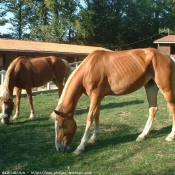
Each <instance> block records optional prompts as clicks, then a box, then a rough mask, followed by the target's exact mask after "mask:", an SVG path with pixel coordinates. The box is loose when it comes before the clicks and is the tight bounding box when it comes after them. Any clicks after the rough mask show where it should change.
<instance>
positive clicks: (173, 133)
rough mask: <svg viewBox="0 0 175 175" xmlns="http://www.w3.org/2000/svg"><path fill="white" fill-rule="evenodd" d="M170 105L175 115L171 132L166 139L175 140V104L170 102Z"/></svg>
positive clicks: (174, 115)
mask: <svg viewBox="0 0 175 175" xmlns="http://www.w3.org/2000/svg"><path fill="white" fill-rule="evenodd" d="M168 104H169V107H170V109H171V111H172V116H173V126H172V131H171V133H170V134H169V135H168V136H167V138H166V140H167V141H170V142H171V141H173V140H174V139H175V104H174V103H171V102H169V103H168Z"/></svg>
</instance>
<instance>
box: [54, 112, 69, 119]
mask: <svg viewBox="0 0 175 175" xmlns="http://www.w3.org/2000/svg"><path fill="white" fill-rule="evenodd" d="M54 112H55V114H57V115H59V116H61V117H63V118H67V119H69V115H67V114H65V113H63V112H60V111H57V110H54Z"/></svg>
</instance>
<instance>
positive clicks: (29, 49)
mask: <svg viewBox="0 0 175 175" xmlns="http://www.w3.org/2000/svg"><path fill="white" fill-rule="evenodd" d="M94 50H108V49H105V48H102V47H93V46H81V45H71V44H59V43H48V42H34V41H23V40H13V39H0V70H7V68H8V66H9V64H10V63H11V62H12V61H13V60H14V59H15V58H17V57H18V56H28V57H41V56H48V55H54V56H58V57H59V58H61V59H66V60H67V61H68V62H69V63H72V62H77V61H82V60H83V59H84V58H85V57H86V56H87V55H88V54H89V53H91V52H92V51H94Z"/></svg>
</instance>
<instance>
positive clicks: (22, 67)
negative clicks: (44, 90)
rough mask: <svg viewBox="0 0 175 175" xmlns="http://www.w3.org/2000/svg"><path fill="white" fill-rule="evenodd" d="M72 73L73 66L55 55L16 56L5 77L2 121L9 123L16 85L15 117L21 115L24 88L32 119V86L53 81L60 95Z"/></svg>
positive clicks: (1, 105)
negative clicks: (20, 108)
mask: <svg viewBox="0 0 175 175" xmlns="http://www.w3.org/2000/svg"><path fill="white" fill-rule="evenodd" d="M70 74H71V67H70V66H69V64H68V62H67V61H65V60H61V59H59V58H57V57H55V56H48V57H40V58H27V57H24V56H23V57H18V58H16V59H15V60H14V61H13V62H12V63H11V64H10V66H9V67H8V69H7V73H6V77H5V82H4V93H3V96H2V98H1V104H0V107H1V108H2V113H1V115H0V117H1V118H2V120H1V122H2V123H6V124H7V123H9V117H10V115H11V114H12V110H13V108H14V104H13V100H12V98H13V90H14V87H16V88H15V89H16V113H15V115H14V117H13V119H16V118H17V117H18V116H19V107H20V99H21V90H22V89H25V90H26V92H27V97H28V101H29V104H30V112H31V113H30V119H32V118H33V117H34V108H33V99H32V87H39V86H42V85H45V84H46V83H47V82H49V81H52V82H53V83H54V84H55V85H56V86H57V87H58V88H59V95H61V93H62V90H63V87H64V83H65V81H66V80H67V78H68V76H69V75H70Z"/></svg>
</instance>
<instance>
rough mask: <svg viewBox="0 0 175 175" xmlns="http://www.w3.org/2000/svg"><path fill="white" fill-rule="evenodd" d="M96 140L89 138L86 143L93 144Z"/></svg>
mask: <svg viewBox="0 0 175 175" xmlns="http://www.w3.org/2000/svg"><path fill="white" fill-rule="evenodd" d="M95 142H96V140H95V139H89V141H88V143H91V144H94V143H95Z"/></svg>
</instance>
